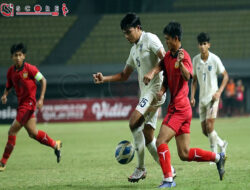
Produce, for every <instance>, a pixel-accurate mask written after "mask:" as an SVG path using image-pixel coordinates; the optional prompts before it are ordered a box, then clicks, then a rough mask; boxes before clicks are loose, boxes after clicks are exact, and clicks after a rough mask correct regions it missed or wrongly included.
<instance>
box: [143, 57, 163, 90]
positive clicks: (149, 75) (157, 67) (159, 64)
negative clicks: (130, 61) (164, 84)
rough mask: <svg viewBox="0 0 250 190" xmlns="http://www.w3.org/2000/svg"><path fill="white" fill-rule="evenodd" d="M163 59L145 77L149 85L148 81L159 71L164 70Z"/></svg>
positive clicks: (144, 80)
mask: <svg viewBox="0 0 250 190" xmlns="http://www.w3.org/2000/svg"><path fill="white" fill-rule="evenodd" d="M162 64H163V59H162V60H161V61H160V62H159V63H158V64H157V65H156V66H155V67H153V69H151V71H149V72H148V73H147V74H146V75H144V77H143V82H144V84H145V85H148V83H149V82H150V81H151V80H152V79H153V78H154V77H155V75H157V74H158V73H159V72H161V71H162V66H161V65H162Z"/></svg>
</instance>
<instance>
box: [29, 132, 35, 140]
mask: <svg viewBox="0 0 250 190" xmlns="http://www.w3.org/2000/svg"><path fill="white" fill-rule="evenodd" d="M28 134H29V137H30V138H32V139H35V138H36V134H35V133H34V132H33V131H28Z"/></svg>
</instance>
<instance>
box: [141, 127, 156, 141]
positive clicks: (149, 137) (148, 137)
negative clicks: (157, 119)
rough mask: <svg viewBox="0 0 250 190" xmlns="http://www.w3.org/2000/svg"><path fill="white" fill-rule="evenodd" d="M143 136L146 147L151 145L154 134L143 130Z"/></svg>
mask: <svg viewBox="0 0 250 190" xmlns="http://www.w3.org/2000/svg"><path fill="white" fill-rule="evenodd" d="M143 134H144V137H145V143H146V145H147V144H149V143H151V142H152V141H153V139H154V133H152V132H151V131H148V130H145V128H144V129H143Z"/></svg>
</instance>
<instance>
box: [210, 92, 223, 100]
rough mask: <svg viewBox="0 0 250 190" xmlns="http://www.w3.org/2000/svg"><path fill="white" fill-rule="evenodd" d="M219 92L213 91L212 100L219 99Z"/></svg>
mask: <svg viewBox="0 0 250 190" xmlns="http://www.w3.org/2000/svg"><path fill="white" fill-rule="evenodd" d="M220 95H221V93H220V92H219V91H217V92H215V94H214V95H213V97H212V101H216V100H219V99H220Z"/></svg>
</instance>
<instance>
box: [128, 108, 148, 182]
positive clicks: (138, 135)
mask: <svg viewBox="0 0 250 190" xmlns="http://www.w3.org/2000/svg"><path fill="white" fill-rule="evenodd" d="M143 123H144V117H143V115H142V114H141V113H140V112H139V111H137V110H134V111H133V113H132V115H131V117H130V121H129V127H130V130H131V132H132V135H133V139H134V145H135V150H136V155H137V167H136V168H135V171H134V172H133V174H132V175H131V176H129V177H128V181H129V182H138V181H139V180H140V179H144V178H145V177H146V170H145V165H144V148H145V138H144V134H143V132H142V130H143Z"/></svg>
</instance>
